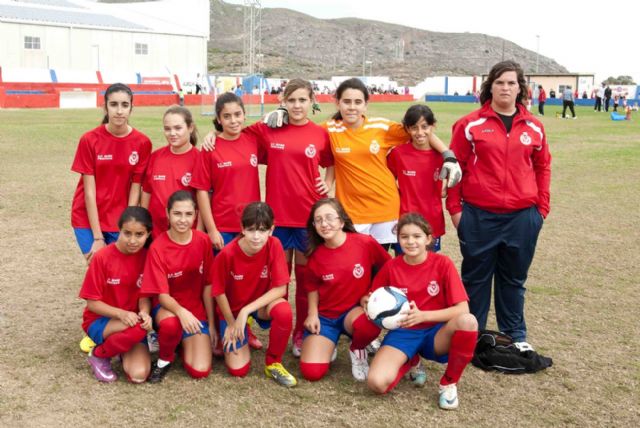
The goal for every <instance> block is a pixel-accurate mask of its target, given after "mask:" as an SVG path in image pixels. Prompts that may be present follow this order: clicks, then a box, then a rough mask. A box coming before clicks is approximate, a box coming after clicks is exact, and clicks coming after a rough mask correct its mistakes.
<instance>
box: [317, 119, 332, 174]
mask: <svg viewBox="0 0 640 428" xmlns="http://www.w3.org/2000/svg"><path fill="white" fill-rule="evenodd" d="M322 133H323V134H324V139H325V144H324V149H323V150H322V151H321V152H320V166H321V167H323V168H328V167H330V166H333V153H331V140H330V139H329V132H328V131H327V130H326V129H324V128H323V129H322Z"/></svg>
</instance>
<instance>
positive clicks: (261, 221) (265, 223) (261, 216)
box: [240, 202, 273, 230]
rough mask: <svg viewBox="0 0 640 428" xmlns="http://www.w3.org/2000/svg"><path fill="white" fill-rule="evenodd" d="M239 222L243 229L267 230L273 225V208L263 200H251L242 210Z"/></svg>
mask: <svg viewBox="0 0 640 428" xmlns="http://www.w3.org/2000/svg"><path fill="white" fill-rule="evenodd" d="M240 222H241V224H242V228H243V229H248V228H250V227H255V228H256V229H258V230H259V229H263V230H269V229H271V227H272V226H273V210H272V209H271V207H270V206H269V205H268V204H266V203H265V202H251V203H250V204H248V205H247V206H246V207H244V209H243V210H242V218H241V220H240Z"/></svg>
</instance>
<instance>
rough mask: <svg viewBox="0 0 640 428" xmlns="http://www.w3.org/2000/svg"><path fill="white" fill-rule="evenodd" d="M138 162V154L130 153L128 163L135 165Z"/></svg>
mask: <svg viewBox="0 0 640 428" xmlns="http://www.w3.org/2000/svg"><path fill="white" fill-rule="evenodd" d="M139 160H140V157H139V156H138V152H136V151H135V150H134V151H132V152H131V154H130V155H129V163H130V164H131V165H137V164H138V161H139Z"/></svg>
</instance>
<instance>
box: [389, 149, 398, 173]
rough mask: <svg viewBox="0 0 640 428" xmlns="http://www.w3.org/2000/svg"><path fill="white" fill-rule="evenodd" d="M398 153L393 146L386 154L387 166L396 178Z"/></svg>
mask: <svg viewBox="0 0 640 428" xmlns="http://www.w3.org/2000/svg"><path fill="white" fill-rule="evenodd" d="M397 163H398V153H397V150H395V148H392V149H391V150H390V151H389V153H388V154H387V168H389V171H391V174H393V176H394V177H396V178H398V165H397Z"/></svg>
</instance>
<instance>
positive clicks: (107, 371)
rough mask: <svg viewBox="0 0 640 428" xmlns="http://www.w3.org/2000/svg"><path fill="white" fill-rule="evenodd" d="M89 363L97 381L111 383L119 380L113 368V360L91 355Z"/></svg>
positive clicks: (88, 358)
mask: <svg viewBox="0 0 640 428" xmlns="http://www.w3.org/2000/svg"><path fill="white" fill-rule="evenodd" d="M87 362H88V363H89V365H90V366H91V369H92V370H93V374H94V375H95V377H96V379H98V380H99V381H100V382H107V383H111V382H115V381H116V380H117V379H118V375H116V374H115V373H114V372H113V369H112V368H111V358H99V357H96V356H94V355H93V354H91V353H89V357H87Z"/></svg>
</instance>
